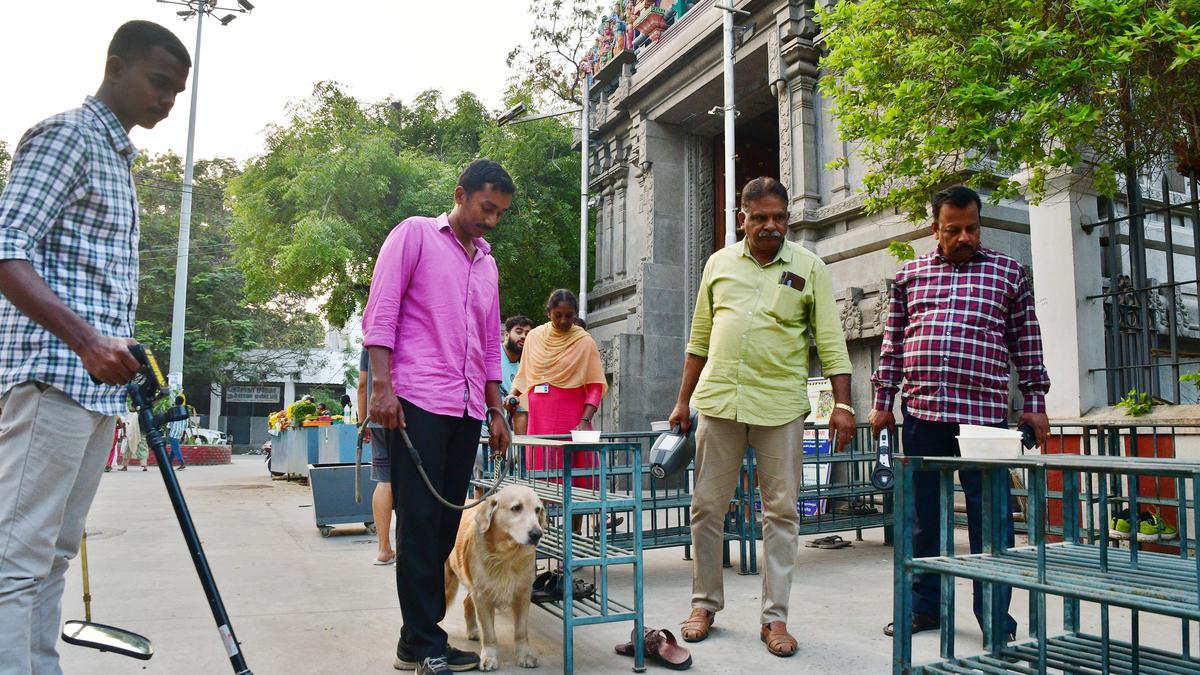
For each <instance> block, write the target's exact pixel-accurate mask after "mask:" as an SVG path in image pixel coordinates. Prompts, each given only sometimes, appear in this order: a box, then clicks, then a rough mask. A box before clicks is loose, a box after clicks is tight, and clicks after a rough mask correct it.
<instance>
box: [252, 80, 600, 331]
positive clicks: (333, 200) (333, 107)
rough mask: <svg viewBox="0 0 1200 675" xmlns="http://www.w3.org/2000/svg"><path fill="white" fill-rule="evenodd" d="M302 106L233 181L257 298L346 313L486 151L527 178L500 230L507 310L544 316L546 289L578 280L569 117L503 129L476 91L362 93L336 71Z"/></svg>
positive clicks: (341, 316) (336, 321) (333, 317)
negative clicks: (396, 247) (400, 240)
mask: <svg viewBox="0 0 1200 675" xmlns="http://www.w3.org/2000/svg"><path fill="white" fill-rule="evenodd" d="M291 113H292V114H291V118H290V120H289V122H288V123H287V124H286V125H280V126H276V127H273V128H271V130H270V131H269V133H268V139H267V152H266V153H264V154H263V155H262V156H260V157H257V158H255V159H254V160H252V161H251V162H250V163H249V165H248V166H247V167H246V170H245V172H244V173H243V174H242V175H241V176H240V177H238V178H236V179H235V180H233V181H232V182H231V184H230V192H231V194H232V195H233V197H232V199H231V203H232V205H233V209H234V213H235V216H236V217H235V222H234V225H233V228H232V232H233V236H234V239H235V241H236V242H237V244H238V249H237V254H236V259H237V261H238V264H239V266H240V268H241V270H242V272H243V274H244V275H245V280H246V291H247V295H248V297H249V298H250V299H251V300H254V301H260V302H261V301H266V300H268V299H270V298H275V297H278V296H280V295H284V296H292V297H307V298H312V299H315V300H317V301H318V302H320V304H321V310H322V313H323V314H324V316H325V318H326V319H327V320H328V321H329V322H330V323H331V324H332V325H336V326H341V325H343V324H344V323H345V322H346V321H347V320H348V319H349V318H350V317H351V316H352V315H354V314H355V312H357V311H359V310H360V309H361V308H362V306H363V305H364V304H365V302H366V296H367V292H368V290H369V288H370V280H371V273H372V271H373V269H374V263H375V258H376V256H377V255H378V252H379V248H380V247H381V246H382V244H383V241H384V239H385V238H386V237H387V235H388V233H389V232H390V231H391V229H392V228H393V227H394V226H395V225H396V223H398V222H400V221H401V220H403V219H404V218H407V217H409V216H412V215H436V214H438V213H442V212H444V211H449V210H450V209H451V208H452V207H453V200H452V196H453V193H454V184H455V181H456V179H457V177H458V174H459V173H460V172H461V171H462V169H463V167H464V166H465V165H466V164H467V163H468V162H469V161H470V160H472V159H474V158H476V157H479V156H488V157H491V158H493V159H495V160H496V161H499V162H500V163H501V164H503V165H504V166H505V167H506V168H507V169H508V170H509V171H510V172H511V173H512V175H513V177H514V179H515V180H516V183H517V196H516V199H515V201H514V207H513V209H512V210H511V211H510V212H509V214H508V215H506V216H505V219H504V221H503V222H502V225H501V227H500V228H498V229H497V231H496V232H495V234H493V235H491V236H490V237H489V239H490V240H491V243H492V244H493V245H494V246H495V249H494V253H495V257H496V261H497V264H498V266H499V268H500V288H501V311H502V313H504V314H506V315H507V314H512V313H517V312H521V313H533V315H537V314H540V307H541V303H542V300H543V299H544V297H545V295H546V293H548V292H549V291H550V290H552V289H553V288H555V287H558V286H567V287H573V286H574V281H573V275H574V274H575V272H574V271H573V270H574V265H573V261H574V260H577V259H578V255H579V248H578V243H577V240H576V239H575V236H576V235H575V234H574V233H575V232H577V229H576V223H578V219H579V211H578V201H579V199H578V194H579V193H578V187H577V183H578V180H579V173H578V171H579V168H578V165H579V154H578V153H577V152H575V151H573V150H572V149H571V147H570V142H571V132H570V129H569V127H567V126H565V125H564V124H562V123H561V122H558V121H554V120H546V121H541V122H535V123H531V124H527V125H516V126H510V127H504V128H498V127H496V125H495V124H494V122H493V121H492V120H491V115H490V114H489V113H488V111H487V110H486V108H485V107H484V106H483V105H482V104H481V103H480V102H479V100H478V99H477V98H476V97H475V96H474V95H471V94H462V95H459V96H457V97H455V98H454V99H453V100H452V101H451V102H450V104H449V105H446V104H445V103H444V101H443V98H442V96H441V94H440V93H439V92H437V91H426V92H422V93H421V94H419V95H417V96H416V97H414V99H413V100H412V101H411V102H409V103H403V102H390V101H385V102H380V103H377V104H362V103H360V102H358V101H356V100H355V99H354V98H352V97H350V96H349V95H347V94H346V93H345V92H343V91H342V90H341V88H340V87H339V86H338V85H337V84H336V83H331V82H322V83H318V84H317V85H316V86H315V87H314V90H313V94H312V96H311V97H309V98H308V99H307V100H305V101H303V102H301V103H300V104H298V105H296V106H294V107H293V109H292V111H291Z"/></svg>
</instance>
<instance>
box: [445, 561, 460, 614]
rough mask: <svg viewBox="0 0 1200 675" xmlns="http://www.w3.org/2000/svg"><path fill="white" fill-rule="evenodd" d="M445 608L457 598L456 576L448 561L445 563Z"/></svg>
mask: <svg viewBox="0 0 1200 675" xmlns="http://www.w3.org/2000/svg"><path fill="white" fill-rule="evenodd" d="M445 576H446V606H447V607H449V606H450V605H451V603H453V602H454V598H455V597H457V596H458V575H457V574H455V573H454V569H453V568H451V567H450V561H449V560H447V561H446V574H445Z"/></svg>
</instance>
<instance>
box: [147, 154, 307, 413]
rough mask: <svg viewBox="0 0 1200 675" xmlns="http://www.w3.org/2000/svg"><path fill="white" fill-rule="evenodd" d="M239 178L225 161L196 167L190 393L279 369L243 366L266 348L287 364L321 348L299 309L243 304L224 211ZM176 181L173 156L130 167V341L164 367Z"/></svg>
mask: <svg viewBox="0 0 1200 675" xmlns="http://www.w3.org/2000/svg"><path fill="white" fill-rule="evenodd" d="M238 173H239V171H238V167H237V166H236V164H234V162H233V161H232V160H229V159H213V160H201V161H198V162H196V166H195V171H194V185H195V187H194V189H193V196H192V225H191V239H190V246H189V251H190V254H189V267H188V272H189V275H188V295H187V322H186V328H185V333H184V364H185V366H184V371H185V373H184V375H185V377H184V384H185V387H186V388H187V389H188V390H189V392H195V391H200V392H203V391H207V386H208V385H209V384H210V383H218V384H224V383H226V382H229V381H233V380H239V379H246V378H251V379H253V378H254V377H256V376H262V375H264V374H265V373H264V372H262V371H264V370H267V371H270V370H274V369H277V368H278V367H279V366H281V365H282V364H281V363H274V362H271V361H272V359H264V358H258V359H255V361H254V362H253V363H243V359H242V356H243V354H244V353H245V352H246V351H247V350H250V349H256V348H261V347H268V348H273V349H276V350H278V351H276V352H275V353H274V356H273V359H275V360H283V361H288V362H290V361H293V360H295V359H297V358H301V355H303V354H306V353H307V352H306V351H304V348H306V347H309V346H316V345H318V344H319V341H320V326H319V322H318V321H317V320H316V318H315V317H314V316H312V315H311V314H310V313H308V312H306V311H305V310H304V309H303V307H302V306H301V305H294V304H289V303H286V302H263V303H251V302H247V301H245V300H244V299H243V297H242V286H243V284H244V279H243V275H242V273H241V271H240V270H239V269H238V268H237V266H236V265H235V264H234V262H233V256H234V242H233V240H232V238H231V237H230V234H229V227H230V222H231V212H230V210H229V208H228V207H227V206H226V205H225V203H224V191H225V187H226V185H227V184H228V182H229V180H230V179H231V178H233V177H234V176H236V175H237V174H238ZM182 175H183V161H182V160H181V159H180V158H179V156H178V155H175V154H173V153H167V154H164V155H158V156H152V155H150V154H148V153H147V154H143V155H142V156H140V157H139V158H138V161H137V163H136V164H135V165H134V176H135V180H136V181H137V184H138V201H139V207H140V218H141V242H140V246H139V248H140V267H141V270H140V279H139V284H138V286H139V303H138V311H137V324H136V336H137V338H138V339H139V340H141V341H142V342H145V343H147V344H150V345H152V346H153V347H155V349H156V351H157V355H158V357H159V359H160V360H161V361H162V362H163V363H166V362H167V361H168V360H169V358H170V349H169V346H170V342H171V339H170V336H171V318H172V307H173V302H174V297H175V262H176V247H177V243H178V228H179V201H180V195H181V192H180V190H181V186H182ZM272 300H276V299H274V298H273V299H272ZM293 369H294V368H293V367H291V366H290V365H289V367H287V368H286V370H289V371H290V370H293Z"/></svg>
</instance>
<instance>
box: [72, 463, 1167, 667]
mask: <svg viewBox="0 0 1200 675" xmlns="http://www.w3.org/2000/svg"><path fill="white" fill-rule="evenodd" d="M261 460H262V458H261V457H235V458H234V463H233V464H232V465H226V466H214V467H200V466H197V467H191V468H189V469H188V470H187V471H184V472H182V473H180V474H178V475H179V478H180V480H181V483H182V484H183V487H184V492H185V495H186V497H187V499H188V503H189V505H190V507H191V509H192V515H193V518H194V519H195V521H196V526H197V528H198V529H199V532H200V535H201V538H202V539H203V541H204V545H205V552H206V554H207V556H208V560H209V563H210V564H211V566H212V568H213V570H214V574H215V576H216V578H217V582H218V584H219V585H220V588H221V592H222V595H223V597H224V599H225V603H226V607H227V608H228V609H229V613H230V615H231V617H232V620H233V625H234V629H235V630H236V631H237V634H238V637H239V638H240V639H241V642H242V647H243V650H244V652H245V655H246V659H247V661H248V663H249V664H250V666H251V668H252V669H253V671H254V672H255V673H256V674H257V675H272V674H275V673H279V674H281V675H282V674H288V675H292V674H298V673H322V674H324V673H330V674H334V673H336V674H338V675H342V674H359V673H363V674H369V673H379V674H386V673H394V672H396V671H394V670H393V669H392V667H391V662H392V654H393V650H394V648H395V642H396V636H397V634H398V631H399V626H400V610H399V608H398V606H397V602H396V595H395V580H394V574H395V571H394V568H392V567H374V566H372V565H371V560H372V558H373V555H374V551H375V541H374V537H373V536H372V535H370V534H368V533H367V532H366V530H365V529H363V528H361V527H360V528H357V529H356V528H351V527H347V528H345V529H342V530H340V531H335V533H334V535H333V536H332V537H330V538H328V539H326V538H322V537H321V536H320V534H319V533H318V531H317V529H316V527H315V524H314V521H313V512H312V506H311V505H312V495H311V492H310V491H309V489H308V488H307V487H305V486H300V485H297V484H295V483H286V482H281V481H272V480H270V479H269V478H268V476H267V473H266V468H265V466H264V464H263V463H262V461H261ZM88 529H89V531H90V532H91V536H90V537H89V539H88V545H89V546H88V548H89V554H90V555H89V564H90V569H91V586H92V596H93V599H92V618H93V620H94V621H97V622H100V623H110V624H114V625H118V626H122V627H125V628H128V629H130V630H134V631H138V632H141V633H143V634H144V635H146V636H147V637H149V638H150V639H151V640H152V641H153V642H154V646H155V656H154V658H153V659H151V660H150V661H146V662H142V661H135V660H132V659H129V658H126V657H121V656H115V655H112V654H100V653H98V652H93V651H91V650H87V649H82V648H79V647H73V646H70V645H66V644H60V652H61V653H62V655H63V667H64V670H65V671H66V673H68V675H75V674H84V673H87V674H89V675H91V674H96V675H102V674H109V673H111V674H124V673H164V674H168V673H169V674H172V675H175V674H190V673H203V674H206V675H207V674H210V673H211V674H218V673H227V672H231V670H230V668H229V665H228V660H227V659H226V658H225V654H224V650H223V649H222V647H221V642H220V639H219V638H218V635H217V631H216V628H215V627H214V625H213V622H212V618H211V615H210V614H209V611H208V606H207V603H206V601H205V598H204V594H203V592H202V590H201V588H200V584H199V582H198V581H197V579H196V575H195V572H194V570H193V568H192V564H191V560H190V559H189V557H188V554H187V549H186V547H185V546H184V543H183V538H182V536H181V535H180V534H179V530H178V527H177V525H176V523H175V518H174V515H173V513H172V511H171V506H170V503H169V502H168V500H167V497H166V492H165V490H164V489H163V486H162V481H161V480H160V478H159V475H158V473H157V472H156V471H155V470H151V471H150V472H148V473H142V472H141V471H131V472H129V473H117V472H114V473H110V474H106V475H105V476H104V480H103V481H102V482H101V486H100V492H99V495H98V496H97V498H96V503H95V505H94V506H93V508H92V512H91V517H90V519H89V522H88ZM960 534H963V533H960ZM847 538H852V535H847ZM866 539H867V540H866V541H864V542H857V543H855V545H854V546H853V547H851V548H845V549H841V550H836V551H827V550H817V549H809V548H803V547H802V548H801V549H800V552H799V560H800V566H799V571H798V573H797V575H796V581H795V584H794V586H793V591H792V604H791V614H792V619H791V627H792V630H793V633H794V634H795V635H796V636H797V638H799V640H800V651H799V653H798V654H797V656H795V657H793V658H790V659H778V658H776V657H773V656H770V655H769V654H767V652H766V650H765V649H764V647H763V645H762V644H761V643H760V642H759V639H758V626H757V620H758V604H759V603H758V599H759V594H760V589H761V583H762V581H761V577H758V576H739V575H738V574H737V573H736V572H735V571H734V570H730V571H728V572H727V574H726V577H725V580H726V593H727V597H728V598H730V603H731V604H730V606H729V607H728V608H727V609H726V611H724V612H722V613H721V614H720V615H719V616H718V622H717V629H716V630H714V632H713V634H712V636H711V637H710V638H709V639H708V640H707V641H706V642H704V643H701V644H697V645H691V647H692V653H693V658H694V660H695V667H694V668H693V669H692V672H695V673H785V672H786V673H814V674H818V673H819V674H829V673H837V674H838V675H847V674H850V673H886V672H889V671H890V665H891V640H890V639H889V638H887V637H885V636H883V635H882V633H881V632H880V630H881V629H882V627H883V625H884V624H885V623H887V622H888V621H889V620H890V616H891V606H892V555H891V549H890V548H888V547H885V546H883V545H882V532H880V531H878V530H875V531H869V532H868V533H867V535H866ZM964 545H965V542H964ZM681 555H682V549H666V550H659V551H651V552H648V553H647V554H646V576H645V581H646V622H647V625H649V626H652V627H668V628H670V629H672V630H673V631H675V632H676V634H678V631H677V627H678V623H679V621H680V620H681V619H682V618H683V617H684V616H685V615H686V613H687V609H688V598H689V596H690V587H691V584H690V582H691V570H690V566H689V563H687V562H684V561H682V560H681ZM735 559H736V558H735ZM611 580H612V583H614V584H616V585H618V586H625V587H628V586H629V583H628V582H629V578H628V577H627V576H621V575H619V574H613V575H612V577H611ZM960 589H961V590H960V595H959V597H960V602H959V615H958V616H959V618H958V622H957V623H958V626H959V629H960V637H959V655H960V656H965V655H968V654H970V653H973V652H976V651H978V650H979V649H980V647H981V645H980V637H979V631H978V629H977V628H975V627H974V625H973V623H974V622H973V617H972V616H971V614H970V603H969V601H968V598H969V597H970V595H969V594H970V588H969V585H961V586H960ZM81 592H82V591H81V584H80V573H79V566H78V565H77V564H73V565H72V568H71V571H70V572H69V573H68V584H67V590H66V595H65V602H64V612H63V614H64V618H65V619H67V618H83V605H82V602H81V599H80V598H81ZM1015 596H1016V597H1015V598H1014V607H1013V610H1014V612H1013V613H1014V615H1015V616H1016V617H1017V618H1018V620H1019V621H1020V622H1021V624H1022V626H1023V627H1024V625H1025V623H1026V622H1025V619H1024V617H1025V616H1027V614H1026V612H1027V610H1026V606H1027V605H1026V598H1027V595H1026V594H1025V593H1023V592H1018V593H1016V594H1015ZM460 597H461V594H460ZM1059 606H1060V605H1058V604H1057V603H1055V602H1054V601H1053V600H1052V601H1051V602H1050V607H1051V609H1050V615H1051V616H1052V617H1053V616H1061V611H1060V610H1058V609H1057V607H1059ZM1117 615H1118V613H1117V612H1115V611H1114V617H1116V616H1117ZM1114 621H1115V619H1114ZM497 625H498V630H499V633H500V637H501V643H500V644H501V652H500V657H501V669H502V670H503V671H506V672H510V673H515V672H541V673H556V672H562V649H561V634H562V632H561V631H562V629H561V624H560V623H559V622H558V621H557V620H556V619H554V618H553V617H552V616H551V615H549V614H547V613H546V612H544V611H542V610H540V609H536V608H535V609H534V610H533V611H532V612H531V614H530V637H531V641H532V643H533V646H534V649H535V650H536V651H537V652H538V654H539V656H540V657H541V661H542V665H541V668H539V669H538V670H536V671H523V670H522V669H519V668H517V667H515V665H514V664H513V648H512V633H511V621H510V619H509V618H508V617H507V616H503V615H502V616H501V617H500V618H499V619H498V621H497ZM445 626H446V628H447V630H448V632H449V633H450V636H451V641H452V642H454V644H456V645H457V646H459V647H462V648H473V647H472V645H473V644H475V643H470V642H468V641H467V640H466V639H465V632H464V629H463V620H462V606H461V600H460V601H459V602H457V603H455V605H454V606H453V607H451V608H450V610H449V612H448V616H447V620H446V622H445ZM1156 626H1157V628H1156ZM1116 630H1121V631H1122V632H1121V635H1122V636H1124V634H1125V633H1126V632H1127V631H1125V629H1118V628H1115V627H1114V631H1116ZM1156 630H1158V631H1159V633H1160V634H1163V635H1167V636H1169V638H1168V642H1167V644H1168V645H1169V644H1170V641H1171V640H1177V639H1178V634H1179V629H1178V624H1177V623H1175V622H1170V623H1163V624H1156V623H1153V622H1150V621H1146V620H1143V624H1142V634H1143V636H1147V635H1154V633H1155V631H1156ZM628 638H629V628H623V627H619V626H595V627H585V628H580V629H577V631H576V640H575V649H576V659H575V669H576V672H577V673H620V672H628V671H627V670H626V669H627V668H629V667H630V666H631V665H632V661H631V660H626V659H624V658H622V657H620V656H617V655H615V654H613V652H612V647H613V645H614V644H617V643H618V642H624V641H625V640H627V639H628ZM914 651H915V653H916V656H917V659H918V662H921V661H928V660H932V659H934V658H935V657H936V656H937V636H936V633H928V634H923V635H920V636H917V639H916V640H915V641H914ZM651 669H652V670H654V671H658V672H663V669H660V668H655V667H654V666H651Z"/></svg>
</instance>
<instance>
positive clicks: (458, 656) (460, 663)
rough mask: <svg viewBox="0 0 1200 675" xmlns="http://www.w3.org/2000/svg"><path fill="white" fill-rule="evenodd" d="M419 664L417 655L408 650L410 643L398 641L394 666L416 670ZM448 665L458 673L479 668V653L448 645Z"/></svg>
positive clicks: (399, 668) (400, 668) (398, 668)
mask: <svg viewBox="0 0 1200 675" xmlns="http://www.w3.org/2000/svg"><path fill="white" fill-rule="evenodd" d="M419 666H420V664H419V663H417V659H416V657H414V656H413V655H412V653H411V652H410V651H409V650H408V645H406V644H404V642H403V641H401V642H398V643H396V660H395V661H393V662H392V667H393V668H395V669H396V670H409V669H414V670H415V669H417V668H418V667H419ZM446 667H447V668H449V669H450V670H452V671H454V672H456V673H461V672H463V671H465V670H475V669H477V668H479V655H478V654H476V653H475V652H464V651H463V650H461V649H455V648H454V646H453V645H446Z"/></svg>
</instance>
